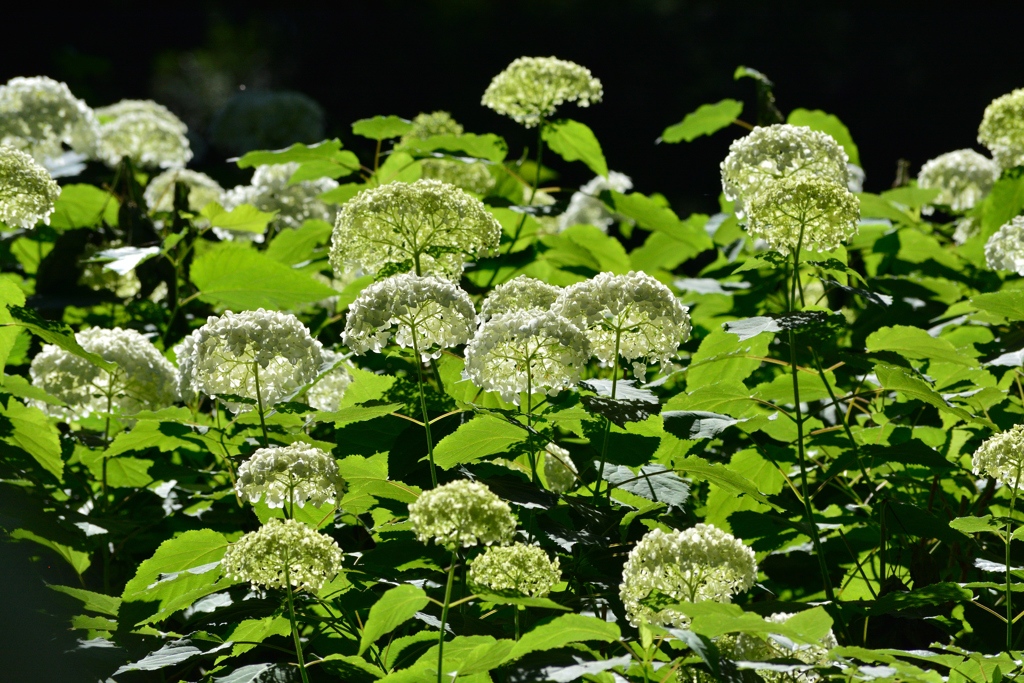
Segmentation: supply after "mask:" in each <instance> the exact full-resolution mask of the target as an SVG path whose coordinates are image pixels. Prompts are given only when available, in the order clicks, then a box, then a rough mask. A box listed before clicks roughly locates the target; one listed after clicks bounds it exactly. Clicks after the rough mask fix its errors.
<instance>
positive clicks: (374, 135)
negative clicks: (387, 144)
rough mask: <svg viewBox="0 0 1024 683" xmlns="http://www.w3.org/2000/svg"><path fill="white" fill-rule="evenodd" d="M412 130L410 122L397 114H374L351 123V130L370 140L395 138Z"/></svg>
mask: <svg viewBox="0 0 1024 683" xmlns="http://www.w3.org/2000/svg"><path fill="white" fill-rule="evenodd" d="M411 131H412V122H411V121H406V120H405V119H402V118H399V117H397V116H374V117H373V118H372V119H359V120H358V121H356V122H355V123H353V124H352V132H353V133H355V134H356V135H361V136H363V137H364V138H370V139H371V140H387V139H388V138H397V137H400V136H402V135H405V134H406V133H409V132H411Z"/></svg>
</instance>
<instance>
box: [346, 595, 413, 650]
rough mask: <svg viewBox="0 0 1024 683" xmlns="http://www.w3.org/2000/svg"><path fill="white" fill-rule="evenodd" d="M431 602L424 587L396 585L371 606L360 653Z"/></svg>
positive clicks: (360, 644) (360, 641)
mask: <svg viewBox="0 0 1024 683" xmlns="http://www.w3.org/2000/svg"><path fill="white" fill-rule="evenodd" d="M429 602H430V601H429V600H428V599H427V594H426V593H425V592H423V589H422V588H416V587H415V586H410V585H408V584H403V585H401V586H396V587H395V588H392V589H391V590H389V591H387V592H386V593H384V595H382V596H381V597H380V599H379V600H377V602H375V603H373V607H371V608H370V615H369V616H368V617H367V618H366V623H365V625H364V626H363V634H362V637H361V638H360V640H359V654H363V653H364V652H366V648H368V647H370V645H372V644H373V642H374V641H376V640H377V639H378V638H380V637H381V636H384V635H387V634H388V633H391V632H392V631H394V630H395V629H396V628H398V627H399V626H400V625H402V624H404V623H405V622H407V621H408V620H410V619H412V617H413V615H414V614H416V613H417V612H419V611H420V610H422V609H423V608H424V607H426V606H427V603H429Z"/></svg>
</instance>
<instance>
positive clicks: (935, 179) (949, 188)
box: [917, 149, 1000, 213]
mask: <svg viewBox="0 0 1024 683" xmlns="http://www.w3.org/2000/svg"><path fill="white" fill-rule="evenodd" d="M999 173H1000V168H999V164H997V163H996V162H994V161H992V160H991V159H989V158H987V157H983V156H982V155H980V154H978V153H977V152H975V151H974V150H973V149H958V150H956V151H955V152H947V153H946V154H940V155H939V156H937V157H935V158H934V159H931V160H929V161H926V162H925V163H924V166H922V167H921V172H920V173H918V174H917V186H918V187H924V188H935V189H938V190H939V191H940V192H939V196H938V197H936V198H935V201H934V202H933V203H934V204H942V205H944V206H948V207H949V208H951V209H952V210H953V211H966V210H967V209H970V208H972V207H973V206H974V205H975V204H977V203H978V202H980V201H981V200H982V199H984V198H985V195H987V194H988V192H989V190H991V189H992V185H993V184H995V182H996V181H997V180H999ZM921 211H922V213H931V212H932V207H930V206H925V207H922V209H921Z"/></svg>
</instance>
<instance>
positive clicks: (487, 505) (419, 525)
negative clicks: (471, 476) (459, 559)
mask: <svg viewBox="0 0 1024 683" xmlns="http://www.w3.org/2000/svg"><path fill="white" fill-rule="evenodd" d="M409 521H410V522H411V523H412V529H413V531H414V532H415V533H416V538H418V539H419V540H420V542H421V543H429V542H431V541H433V542H434V543H436V544H437V545H440V546H443V547H444V548H446V549H448V550H458V549H459V548H470V547H472V546H475V545H480V544H483V545H491V544H493V543H497V544H499V545H503V544H505V543H508V542H509V541H510V540H512V535H513V534H514V533H515V530H516V520H515V518H514V517H513V516H512V510H511V509H510V508H509V506H508V503H506V502H505V501H503V500H502V499H500V498H498V497H497V496H496V495H494V494H493V493H491V490H490V489H489V488H487V487H486V486H485V485H484V484H482V483H480V482H478V481H469V480H467V479H459V480H457V481H453V482H451V483H449V484H444V485H442V486H438V487H437V488H435V489H431V490H429V491H424V492H423V493H422V494H420V497H419V498H417V499H416V500H415V501H414V502H412V503H410V504H409Z"/></svg>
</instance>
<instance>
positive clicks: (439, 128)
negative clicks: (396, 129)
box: [401, 111, 464, 143]
mask: <svg viewBox="0 0 1024 683" xmlns="http://www.w3.org/2000/svg"><path fill="white" fill-rule="evenodd" d="M463 132H464V129H463V127H462V124H461V123H459V122H458V121H456V120H455V119H453V118H452V115H451V114H450V113H449V112H446V111H432V112H430V113H429V114H428V113H427V112H420V113H419V114H417V115H416V117H415V118H414V119H413V120H412V130H411V131H409V132H408V133H406V134H405V135H403V136H402V139H401V142H402V143H406V142H408V141H409V140H414V139H419V140H425V139H426V138H429V137H431V136H434V135H454V136H456V137H458V136H459V135H462V133H463Z"/></svg>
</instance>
